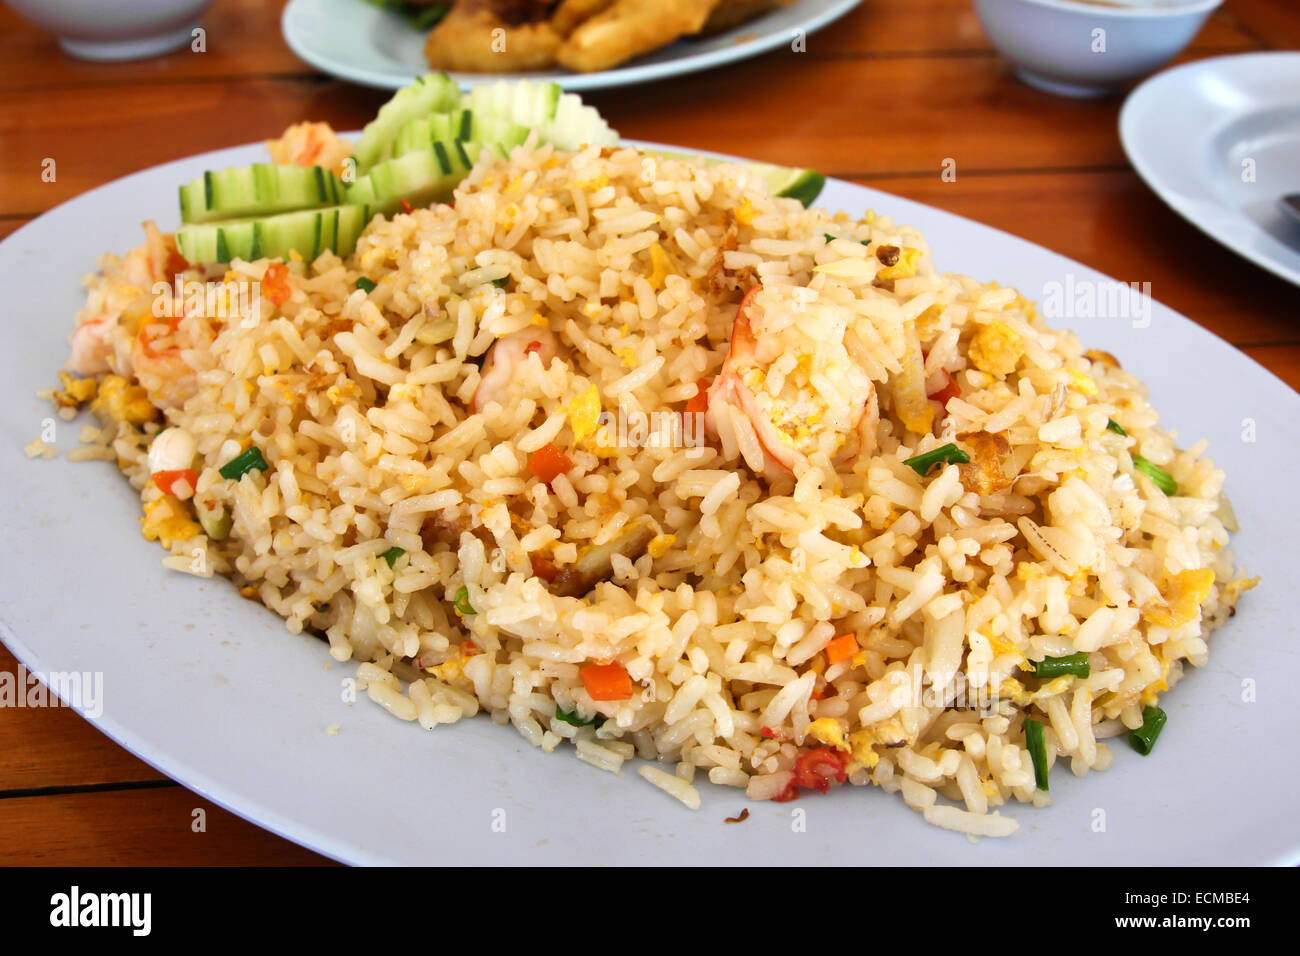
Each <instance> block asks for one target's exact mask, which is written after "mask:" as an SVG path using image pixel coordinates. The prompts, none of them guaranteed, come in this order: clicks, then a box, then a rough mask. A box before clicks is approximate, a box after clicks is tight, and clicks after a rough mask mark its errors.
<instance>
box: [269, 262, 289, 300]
mask: <svg viewBox="0 0 1300 956" xmlns="http://www.w3.org/2000/svg"><path fill="white" fill-rule="evenodd" d="M262 295H264V296H266V298H267V301H269V302H270V303H271V304H272V305H277V306H278V305H284V304H285V303H286V302H288V301H289V296H291V295H293V289H291V288H290V287H289V267H288V266H286V265H285V264H284V263H283V262H272V263H271V264H270V265H269V266H267V267H266V274H265V275H264V276H262Z"/></svg>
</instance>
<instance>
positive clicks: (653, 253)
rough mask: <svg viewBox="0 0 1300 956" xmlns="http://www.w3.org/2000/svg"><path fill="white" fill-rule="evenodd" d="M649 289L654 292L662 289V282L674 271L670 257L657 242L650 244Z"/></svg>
mask: <svg viewBox="0 0 1300 956" xmlns="http://www.w3.org/2000/svg"><path fill="white" fill-rule="evenodd" d="M650 270H651V271H650V288H652V289H654V290H655V291H656V292H658V291H659V290H661V289H662V288H663V287H664V282H665V281H667V279H668V277H669V276H670V275H672V274H673V272H674V271H676V270H675V268H674V265H673V260H672V257H671V256H669V255H668V253H667V252H665V251H664V247H663V246H661V245H659V243H657V242H652V243H651V244H650Z"/></svg>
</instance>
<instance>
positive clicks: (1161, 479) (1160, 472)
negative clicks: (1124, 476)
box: [1133, 455, 1178, 495]
mask: <svg viewBox="0 0 1300 956" xmlns="http://www.w3.org/2000/svg"><path fill="white" fill-rule="evenodd" d="M1133 467H1134V468H1136V469H1137V470H1138V471H1140V472H1142V474H1144V475H1146V476H1147V477H1148V478H1150V479H1151V480H1152V481H1154V482H1155V483H1156V487H1157V488H1159V489H1160V490H1161V491H1163V492H1164V493H1165V494H1167V495H1176V494H1178V482H1176V481H1174V476H1173V475H1171V474H1169V472H1167V471H1165V470H1164V469H1163V468H1161V467H1160V466H1159V465H1156V464H1152V463H1151V462H1149V461H1147V460H1146V459H1145V458H1143V457H1142V456H1141V455H1134V456H1133Z"/></svg>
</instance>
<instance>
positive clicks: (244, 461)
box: [217, 445, 271, 481]
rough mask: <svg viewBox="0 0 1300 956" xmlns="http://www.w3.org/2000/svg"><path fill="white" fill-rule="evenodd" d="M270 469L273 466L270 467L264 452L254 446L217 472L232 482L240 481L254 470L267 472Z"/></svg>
mask: <svg viewBox="0 0 1300 956" xmlns="http://www.w3.org/2000/svg"><path fill="white" fill-rule="evenodd" d="M269 467H271V466H270V465H268V464H267V463H266V459H265V458H263V457H262V450H261V449H260V448H258V447H257V446H256V445H252V446H250V447H249V448H248V449H247V450H246V451H241V452H240V453H239V454H238V455H236V456H235V457H234V458H232V459H230V461H228V462H226V463H225V464H224V465H222V466H221V467H220V468H219V469H217V471H218V473H219V474H220V475H221V477H222V478H227V479H229V480H230V481H238V480H239V479H240V478H242V477H244V475H246V474H248V473H249V472H250V471H253V470H254V469H256V470H257V471H266V469H267V468H269Z"/></svg>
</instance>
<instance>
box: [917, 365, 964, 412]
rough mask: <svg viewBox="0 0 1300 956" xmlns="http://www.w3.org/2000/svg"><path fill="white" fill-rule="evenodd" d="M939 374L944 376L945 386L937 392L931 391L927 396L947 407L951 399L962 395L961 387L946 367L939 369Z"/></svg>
mask: <svg viewBox="0 0 1300 956" xmlns="http://www.w3.org/2000/svg"><path fill="white" fill-rule="evenodd" d="M939 374H940V375H942V376H943V383H944V384H943V387H941V388H940V389H939V390H938V391H936V392H931V393H930V394H929V395H927V396H926V397H927V398H929V399H930V400H931V401H935V402H938V403H939V404H940V405H942V406H943V407H944V408H947V407H948V400H949V399H953V398H959V397H960V396H961V387H960V386H959V385H958V384H957V383H956V382H955V381H953V377H952V376H951V375H949V374H948V371H947V370H946V369H939Z"/></svg>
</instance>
